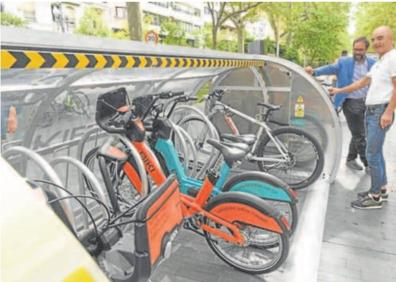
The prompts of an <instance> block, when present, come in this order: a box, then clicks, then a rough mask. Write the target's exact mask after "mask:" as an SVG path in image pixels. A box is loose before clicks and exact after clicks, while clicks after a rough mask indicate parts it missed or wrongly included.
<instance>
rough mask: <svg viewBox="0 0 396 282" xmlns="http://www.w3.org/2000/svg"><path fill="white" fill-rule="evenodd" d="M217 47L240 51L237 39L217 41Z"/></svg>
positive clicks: (229, 50)
mask: <svg viewBox="0 0 396 282" xmlns="http://www.w3.org/2000/svg"><path fill="white" fill-rule="evenodd" d="M217 49H218V50H221V51H227V52H238V42H237V41H236V40H226V39H223V40H220V42H219V43H217Z"/></svg>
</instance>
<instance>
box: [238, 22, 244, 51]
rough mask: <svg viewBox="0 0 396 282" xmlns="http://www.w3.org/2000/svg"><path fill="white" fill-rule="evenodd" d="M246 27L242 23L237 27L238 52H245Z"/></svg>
mask: <svg viewBox="0 0 396 282" xmlns="http://www.w3.org/2000/svg"><path fill="white" fill-rule="evenodd" d="M243 33H244V27H243V25H240V26H238V27H237V34H238V52H239V53H245V37H244V34H243Z"/></svg>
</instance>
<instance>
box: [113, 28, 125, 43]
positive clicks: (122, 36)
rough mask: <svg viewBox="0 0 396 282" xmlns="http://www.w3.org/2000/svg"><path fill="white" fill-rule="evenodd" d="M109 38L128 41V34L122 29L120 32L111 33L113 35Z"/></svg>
mask: <svg viewBox="0 0 396 282" xmlns="http://www.w3.org/2000/svg"><path fill="white" fill-rule="evenodd" d="M111 37H112V38H115V39H122V40H128V39H129V33H128V31H127V30H125V29H122V30H119V31H116V32H113V33H112V34H111Z"/></svg>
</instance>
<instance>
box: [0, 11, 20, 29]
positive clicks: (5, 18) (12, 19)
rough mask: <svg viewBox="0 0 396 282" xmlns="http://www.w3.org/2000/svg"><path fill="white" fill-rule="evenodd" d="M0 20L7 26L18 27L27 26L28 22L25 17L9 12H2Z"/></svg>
mask: <svg viewBox="0 0 396 282" xmlns="http://www.w3.org/2000/svg"><path fill="white" fill-rule="evenodd" d="M0 21H1V25H6V26H16V27H23V26H26V22H25V21H24V20H23V19H21V18H20V17H17V16H14V15H13V14H11V13H7V12H1V13H0Z"/></svg>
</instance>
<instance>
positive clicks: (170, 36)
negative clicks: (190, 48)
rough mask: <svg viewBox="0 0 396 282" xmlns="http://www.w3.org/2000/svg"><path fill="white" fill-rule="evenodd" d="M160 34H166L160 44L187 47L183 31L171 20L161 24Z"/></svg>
mask: <svg viewBox="0 0 396 282" xmlns="http://www.w3.org/2000/svg"><path fill="white" fill-rule="evenodd" d="M161 33H163V34H166V37H165V38H164V39H163V41H162V43H164V44H169V45H179V46H187V45H188V44H187V41H186V33H185V31H184V30H183V29H182V28H181V27H180V25H178V24H177V23H176V22H175V21H173V20H166V21H164V22H162V23H161Z"/></svg>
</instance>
